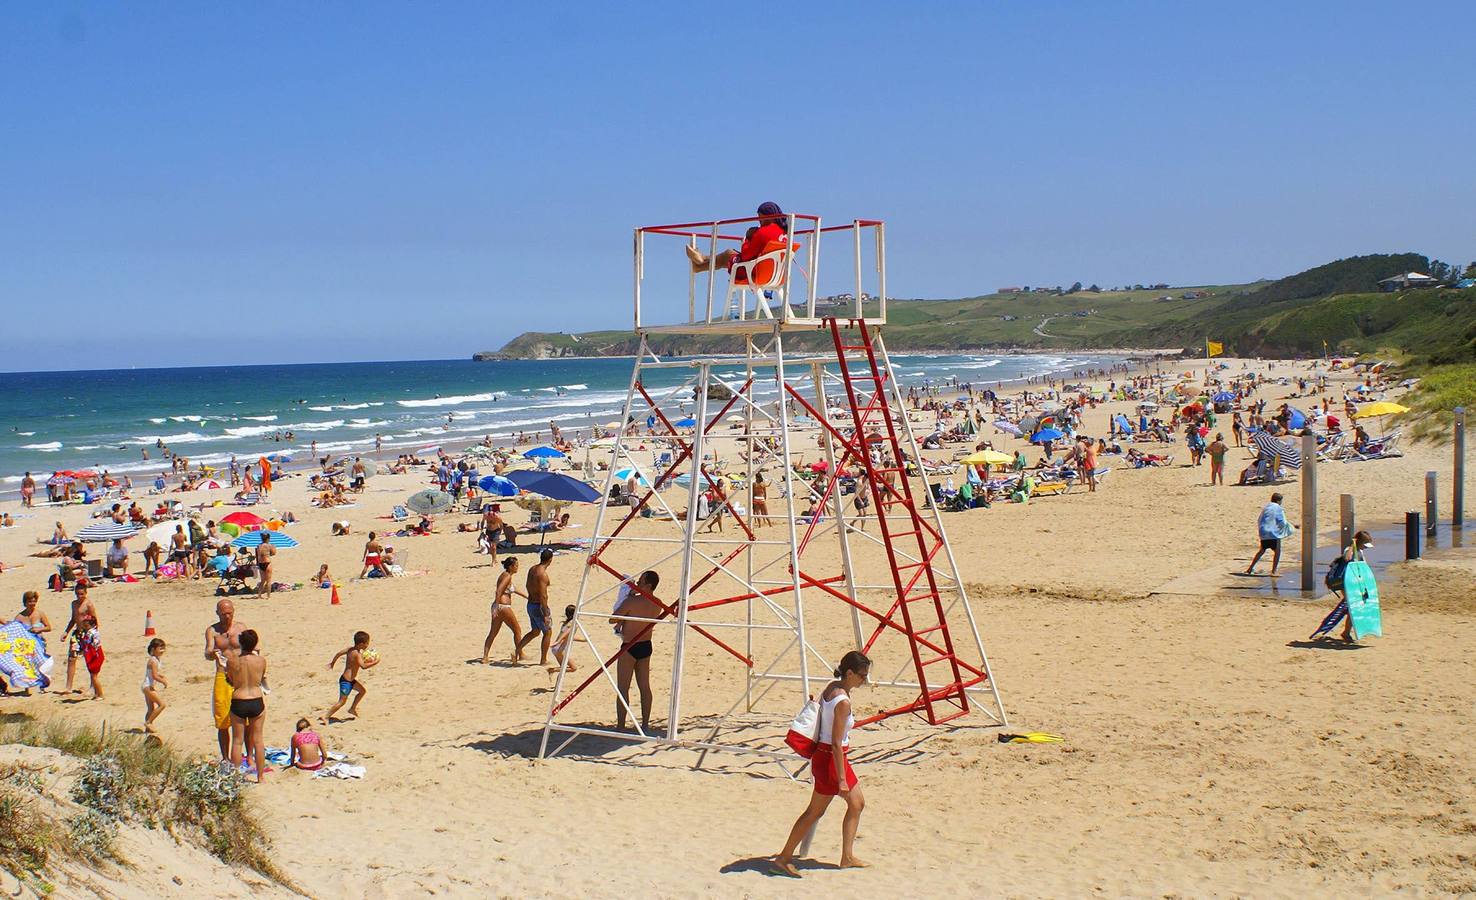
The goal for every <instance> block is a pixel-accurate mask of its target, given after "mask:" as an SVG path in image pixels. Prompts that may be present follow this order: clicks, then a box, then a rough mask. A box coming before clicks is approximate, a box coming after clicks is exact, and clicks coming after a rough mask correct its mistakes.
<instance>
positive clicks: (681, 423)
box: [671, 416, 697, 428]
mask: <svg viewBox="0 0 1476 900" xmlns="http://www.w3.org/2000/svg"><path fill="white" fill-rule="evenodd" d="M671 424H672V425H673V426H675V427H677V428H692V427H693V426H695V425H696V424H697V420H696V419H694V418H692V417H691V416H688V417H687V418H685V419H677V420H676V421H675V422H672V423H671Z"/></svg>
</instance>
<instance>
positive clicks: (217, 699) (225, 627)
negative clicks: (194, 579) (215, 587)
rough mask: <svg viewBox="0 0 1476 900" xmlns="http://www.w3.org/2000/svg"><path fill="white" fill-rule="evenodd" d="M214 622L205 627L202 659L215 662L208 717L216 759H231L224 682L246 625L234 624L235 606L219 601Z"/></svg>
mask: <svg viewBox="0 0 1476 900" xmlns="http://www.w3.org/2000/svg"><path fill="white" fill-rule="evenodd" d="M215 616H216V620H215V621H214V622H211V623H210V624H209V625H207V626H205V658H206V659H208V660H210V661H211V662H213V663H215V678H214V679H213V681H212V685H211V690H210V714H211V719H212V720H213V721H214V722H215V737H216V741H217V742H218V743H219V744H220V758H221V759H230V758H231V683H230V681H228V680H227V679H226V668H227V667H228V666H229V665H230V661H231V660H232V659H235V658H236V657H237V656H240V655H241V632H242V631H244V630H245V629H246V626H244V625H242V624H241V623H240V622H237V621H236V604H235V603H233V602H231V601H230V600H221V601H220V602H218V603H216V604H215Z"/></svg>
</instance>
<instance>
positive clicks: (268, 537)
mask: <svg viewBox="0 0 1476 900" xmlns="http://www.w3.org/2000/svg"><path fill="white" fill-rule="evenodd" d="M262 542H266V543H268V544H271V545H272V546H273V547H282V548H288V547H296V546H297V541H295V540H293V539H292V538H291V537H289V536H288V535H287V534H286V533H284V532H281V531H268V530H266V529H265V528H259V529H257V530H256V531H248V532H246V533H245V534H243V535H241V536H240V537H238V538H236V539H235V540H233V541H231V546H232V547H255V546H258V545H260V544H261V543H262Z"/></svg>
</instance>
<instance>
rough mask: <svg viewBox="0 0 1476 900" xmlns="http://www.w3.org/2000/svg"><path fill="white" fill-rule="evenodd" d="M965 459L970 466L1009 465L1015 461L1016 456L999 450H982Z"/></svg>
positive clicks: (965, 462)
mask: <svg viewBox="0 0 1476 900" xmlns="http://www.w3.org/2000/svg"><path fill="white" fill-rule="evenodd" d="M963 461H964V464H965V465H970V466H1008V465H1010V464H1012V463H1014V461H1015V457H1013V456H1011V455H1010V454H1008V453H1000V452H999V451H998V450H980V451H978V452H977V453H970V454H969V455H968V456H965V457H964V458H963Z"/></svg>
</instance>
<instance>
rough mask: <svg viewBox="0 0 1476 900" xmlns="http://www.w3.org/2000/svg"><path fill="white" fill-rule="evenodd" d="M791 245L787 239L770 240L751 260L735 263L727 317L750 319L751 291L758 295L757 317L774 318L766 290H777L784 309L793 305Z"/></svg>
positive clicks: (731, 275) (727, 304)
mask: <svg viewBox="0 0 1476 900" xmlns="http://www.w3.org/2000/svg"><path fill="white" fill-rule="evenodd" d="M794 246H797V245H791V244H790V243H789V242H787V241H770V242H769V243H768V244H767V245H766V246H765V247H764V252H763V253H760V254H759V255H758V256H756V257H754V258H753V259H750V260H744V261H742V262H735V263H733V267H732V269H731V270H729V272H728V295H727V297H726V298H724V300H723V308H724V310H725V312H724V314H723V316H724V318H728V319H740V320H741V319H747V318H748V294H749V292H750V291H751V292H753V296H754V311H753V316H754V318H756V319H757V318H767V319H772V318H774V311H773V310H772V309H771V308H770V307H769V301H768V300H767V299H766V298H765V297H764V291H773V292H774V294H775V295H776V299H777V300H778V301H779V303H780V306H779V309H780V310H781V312H780V315H781V316H783V310H785V309H786V307H788V306H789V281H788V277H789V254H790V252H791V248H792V247H794Z"/></svg>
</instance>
